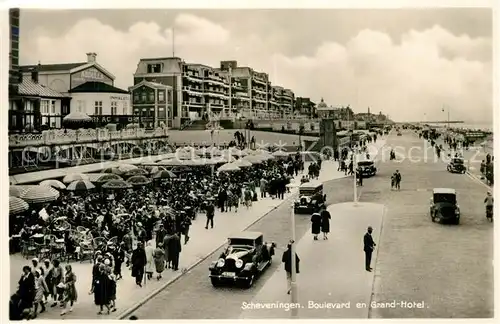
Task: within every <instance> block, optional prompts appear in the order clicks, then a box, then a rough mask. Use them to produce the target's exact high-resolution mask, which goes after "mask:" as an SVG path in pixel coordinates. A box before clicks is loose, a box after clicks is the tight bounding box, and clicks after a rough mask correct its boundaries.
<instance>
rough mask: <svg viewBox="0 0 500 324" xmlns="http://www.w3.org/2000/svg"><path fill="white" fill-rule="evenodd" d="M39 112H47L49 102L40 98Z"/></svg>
mask: <svg viewBox="0 0 500 324" xmlns="http://www.w3.org/2000/svg"><path fill="white" fill-rule="evenodd" d="M40 113H42V114H48V113H49V102H48V101H47V100H42V101H41V102H40Z"/></svg>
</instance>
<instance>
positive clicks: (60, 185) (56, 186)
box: [40, 179, 66, 190]
mask: <svg viewBox="0 0 500 324" xmlns="http://www.w3.org/2000/svg"><path fill="white" fill-rule="evenodd" d="M40 186H49V187H52V188H54V189H58V190H64V189H66V185H65V184H64V183H62V182H61V181H58V180H54V179H51V180H44V181H42V182H40Z"/></svg>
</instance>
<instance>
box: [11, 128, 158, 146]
mask: <svg viewBox="0 0 500 324" xmlns="http://www.w3.org/2000/svg"><path fill="white" fill-rule="evenodd" d="M167 136H168V130H167V128H161V127H158V128H156V129H154V130H152V131H146V129H144V128H130V129H122V130H119V131H110V130H109V129H107V128H97V129H77V130H64V129H55V130H47V131H43V132H42V133H41V134H15V135H9V147H26V146H43V145H62V144H74V143H88V142H106V141H112V140H113V141H116V140H130V139H146V138H154V137H167Z"/></svg>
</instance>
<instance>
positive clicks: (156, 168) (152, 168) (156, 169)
mask: <svg viewBox="0 0 500 324" xmlns="http://www.w3.org/2000/svg"><path fill="white" fill-rule="evenodd" d="M164 170H166V168H165V167H162V166H153V167H151V168H150V169H149V173H151V174H155V173H157V172H159V171H164Z"/></svg>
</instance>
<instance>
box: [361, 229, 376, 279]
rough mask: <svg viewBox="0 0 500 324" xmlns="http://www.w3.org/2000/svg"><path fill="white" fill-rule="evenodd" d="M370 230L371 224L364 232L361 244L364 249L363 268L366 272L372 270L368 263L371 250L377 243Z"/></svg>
mask: <svg viewBox="0 0 500 324" xmlns="http://www.w3.org/2000/svg"><path fill="white" fill-rule="evenodd" d="M372 232H373V228H372V227H371V226H368V229H367V231H366V233H365V236H364V237H363V245H364V248H363V250H364V251H365V269H366V271H368V272H371V271H372V270H373V269H372V268H371V266H370V264H371V262H372V253H373V250H374V249H375V246H376V245H377V244H375V242H374V241H373V238H372Z"/></svg>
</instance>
